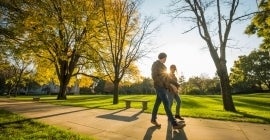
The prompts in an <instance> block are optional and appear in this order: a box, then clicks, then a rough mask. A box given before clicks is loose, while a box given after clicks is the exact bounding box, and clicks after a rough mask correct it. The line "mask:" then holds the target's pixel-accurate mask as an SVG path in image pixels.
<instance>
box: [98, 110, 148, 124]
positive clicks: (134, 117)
mask: <svg viewBox="0 0 270 140" xmlns="http://www.w3.org/2000/svg"><path fill="white" fill-rule="evenodd" d="M125 110H127V109H122V110H118V111H116V112H112V113H110V114H105V115H100V116H97V117H98V118H105V119H112V120H117V121H125V122H131V121H135V120H137V119H138V117H137V116H139V115H140V114H141V113H143V110H141V111H139V112H138V113H136V114H133V115H132V116H123V115H120V114H117V113H120V112H122V111H125Z"/></svg>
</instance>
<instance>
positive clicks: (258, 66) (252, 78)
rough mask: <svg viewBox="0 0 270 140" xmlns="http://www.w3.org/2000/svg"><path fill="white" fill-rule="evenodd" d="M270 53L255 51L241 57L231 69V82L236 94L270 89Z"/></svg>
mask: <svg viewBox="0 0 270 140" xmlns="http://www.w3.org/2000/svg"><path fill="white" fill-rule="evenodd" d="M269 79H270V57H269V51H262V50H254V51H252V52H251V53H250V54H249V55H248V56H245V55H244V56H239V60H237V61H235V62H234V66H233V67H232V69H231V74H230V80H231V85H232V87H233V88H234V90H235V92H254V91H256V90H264V89H266V88H268V89H270V81H269Z"/></svg>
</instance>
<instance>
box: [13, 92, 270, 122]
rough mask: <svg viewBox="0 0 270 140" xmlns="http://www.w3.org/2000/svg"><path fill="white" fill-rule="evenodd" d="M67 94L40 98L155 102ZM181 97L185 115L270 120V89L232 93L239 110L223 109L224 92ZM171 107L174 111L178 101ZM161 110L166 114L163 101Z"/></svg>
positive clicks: (86, 103)
mask: <svg viewBox="0 0 270 140" xmlns="http://www.w3.org/2000/svg"><path fill="white" fill-rule="evenodd" d="M67 98H68V99H67V100H56V95H54V96H41V100H40V102H46V103H52V104H58V105H67V106H80V107H87V108H100V109H122V108H125V102H124V101H123V99H127V98H133V99H135V98H138V99H148V100H150V102H149V103H148V109H147V110H145V112H146V113H151V111H152V108H153V105H154V102H155V95H119V103H118V104H116V105H113V104H112V100H113V96H112V95H68V96H67ZM12 99H16V100H29V101H32V96H18V97H16V98H12ZM181 99H182V107H181V115H182V116H184V117H195V118H207V119H217V120H230V121H243V122H254V123H267V124H270V93H256V94H241V95H233V101H234V104H235V107H236V110H237V112H228V111H224V110H223V104H222V97H221V95H201V96H199V95H181ZM131 107H133V108H139V109H141V103H140V102H132V103H131ZM172 111H173V112H175V104H174V105H173V107H172ZM159 113H160V114H165V111H164V109H163V105H162V104H161V106H160V108H159Z"/></svg>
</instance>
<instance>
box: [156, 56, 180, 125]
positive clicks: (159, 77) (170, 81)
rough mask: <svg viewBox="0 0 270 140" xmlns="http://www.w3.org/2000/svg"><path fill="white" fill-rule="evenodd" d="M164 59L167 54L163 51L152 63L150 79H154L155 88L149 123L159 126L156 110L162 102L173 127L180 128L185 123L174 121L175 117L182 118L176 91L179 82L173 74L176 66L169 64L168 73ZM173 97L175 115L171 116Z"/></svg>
mask: <svg viewBox="0 0 270 140" xmlns="http://www.w3.org/2000/svg"><path fill="white" fill-rule="evenodd" d="M166 59H167V55H166V54H165V53H160V54H159V55H158V60H157V61H155V62H154V63H153V65H152V79H153V81H154V88H155V90H156V101H155V104H154V107H153V111H152V118H151V123H152V124H154V125H155V126H158V127H160V126H161V124H159V123H158V122H157V112H158V108H159V106H160V104H161V102H162V103H163V106H164V109H165V112H166V114H167V117H168V119H169V121H170V123H171V124H172V127H173V129H182V128H183V127H184V126H185V124H184V123H178V122H177V121H176V119H180V120H183V118H182V117H181V116H180V103H181V100H180V97H179V95H178V92H177V89H178V88H179V84H178V82H177V78H176V76H175V74H174V73H175V71H176V66H175V65H171V66H170V74H168V73H167V68H166V66H165V65H164V63H165V62H166ZM173 99H175V100H176V102H177V105H176V113H175V117H174V116H173V114H172V111H171V107H172V103H173Z"/></svg>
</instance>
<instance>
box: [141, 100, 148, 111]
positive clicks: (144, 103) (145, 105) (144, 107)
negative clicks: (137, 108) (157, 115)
mask: <svg viewBox="0 0 270 140" xmlns="http://www.w3.org/2000/svg"><path fill="white" fill-rule="evenodd" d="M142 105H143V110H146V109H147V102H142Z"/></svg>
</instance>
